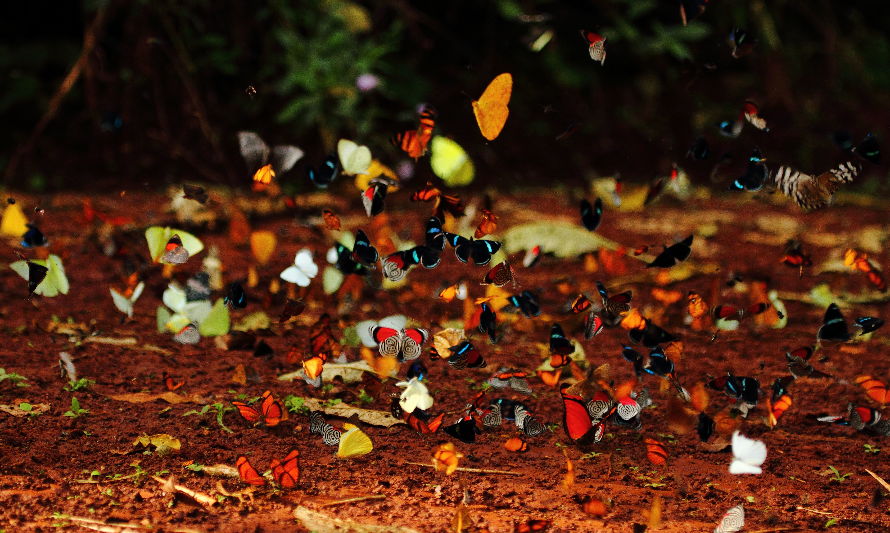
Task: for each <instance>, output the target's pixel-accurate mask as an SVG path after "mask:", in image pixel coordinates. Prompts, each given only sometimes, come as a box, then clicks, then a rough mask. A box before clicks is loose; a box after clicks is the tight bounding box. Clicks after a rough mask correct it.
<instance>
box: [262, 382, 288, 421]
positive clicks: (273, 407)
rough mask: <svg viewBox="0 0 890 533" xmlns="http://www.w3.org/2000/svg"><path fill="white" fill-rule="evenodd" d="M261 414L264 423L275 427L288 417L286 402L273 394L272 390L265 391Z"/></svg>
mask: <svg viewBox="0 0 890 533" xmlns="http://www.w3.org/2000/svg"><path fill="white" fill-rule="evenodd" d="M260 414H261V415H262V421H263V424H265V425H266V426H267V427H274V426H277V425H278V424H279V423H281V421H282V420H286V419H287V411H286V410H285V408H284V403H282V402H281V400H278V399H276V398H274V397H273V396H272V392H271V391H266V392H264V393H263V403H262V404H260Z"/></svg>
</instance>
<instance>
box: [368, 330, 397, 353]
mask: <svg viewBox="0 0 890 533" xmlns="http://www.w3.org/2000/svg"><path fill="white" fill-rule="evenodd" d="M369 331H370V332H371V338H372V339H374V342H376V343H377V350H378V351H379V352H380V355H383V356H387V357H395V356H397V355H398V354H399V352H401V351H402V335H401V333H400V332H399V330H397V329H393V328H387V327H381V326H376V325H372V326H371V327H370V328H369Z"/></svg>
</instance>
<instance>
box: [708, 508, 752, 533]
mask: <svg viewBox="0 0 890 533" xmlns="http://www.w3.org/2000/svg"><path fill="white" fill-rule="evenodd" d="M744 527H745V506H744V505H743V504H739V505H736V506H735V507H733V508H731V509H730V510H728V511H726V513H725V514H724V515H723V518H721V519H720V523H719V524H717V527H716V528H714V533H738V532H739V531H741V530H742V528H744Z"/></svg>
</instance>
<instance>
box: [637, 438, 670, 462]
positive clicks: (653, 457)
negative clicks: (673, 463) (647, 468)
mask: <svg viewBox="0 0 890 533" xmlns="http://www.w3.org/2000/svg"><path fill="white" fill-rule="evenodd" d="M643 444H645V445H646V458H647V459H649V462H650V463H652V464H654V465H663V464H664V463H665V462H666V461H667V458H668V453H667V450H665V449H664V444H662V443H661V442H659V441H657V440H655V439H650V438H645V439H643Z"/></svg>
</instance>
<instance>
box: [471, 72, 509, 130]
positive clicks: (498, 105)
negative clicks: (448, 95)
mask: <svg viewBox="0 0 890 533" xmlns="http://www.w3.org/2000/svg"><path fill="white" fill-rule="evenodd" d="M512 94H513V75H512V74H510V73H509V72H505V73H503V74H499V75H498V76H497V77H496V78H495V79H493V80H491V83H489V84H488V87H486V88H485V91H484V92H483V93H482V96H480V97H479V99H478V100H473V114H475V115H476V122H477V123H478V124H479V131H481V132H482V136H483V137H485V138H486V139H488V140H489V141H493V140H495V139H497V138H498V135H500V134H501V130H503V129H504V124H506V123H507V117H509V116H510V108H508V107H507V104H509V103H510V95H512Z"/></svg>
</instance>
